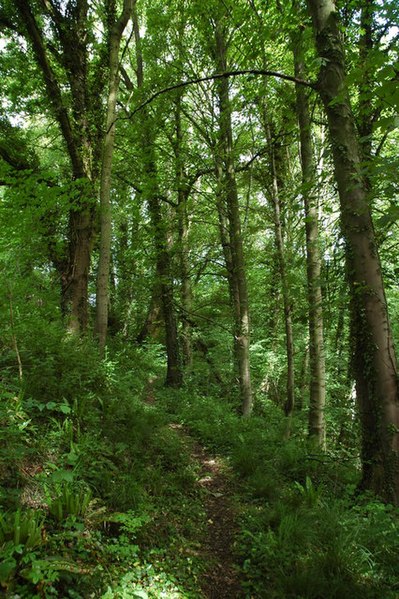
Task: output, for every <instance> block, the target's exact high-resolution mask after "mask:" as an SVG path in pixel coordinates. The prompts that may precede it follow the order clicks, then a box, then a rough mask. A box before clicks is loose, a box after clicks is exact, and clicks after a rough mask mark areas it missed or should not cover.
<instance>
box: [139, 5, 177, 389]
mask: <svg viewBox="0 0 399 599" xmlns="http://www.w3.org/2000/svg"><path fill="white" fill-rule="evenodd" d="M133 28H134V37H135V42H136V56H137V86H138V88H139V89H141V88H142V87H143V84H144V71H143V56H142V51H141V38H140V28H139V23H138V19H137V13H136V6H134V7H133ZM141 132H142V146H143V155H144V165H145V173H146V179H147V180H146V185H145V186H144V188H145V193H144V195H145V197H146V199H147V203H148V209H149V214H150V218H151V224H152V228H153V232H154V242H155V256H156V258H155V259H156V275H157V278H158V281H159V284H160V290H161V299H162V309H163V316H164V321H165V343H166V353H167V372H166V381H165V384H166V386H168V387H180V386H181V385H182V382H183V372H182V368H181V360H180V348H179V339H178V334H177V322H176V315H175V308H174V299H173V296H174V290H173V281H172V274H171V260H170V254H169V248H168V235H167V224H166V223H165V221H164V219H163V215H162V209H161V200H160V193H159V187H158V176H157V167H156V159H155V155H154V135H153V132H152V128H151V123H150V121H149V116H148V113H147V111H146V110H144V109H143V112H142V113H141Z"/></svg>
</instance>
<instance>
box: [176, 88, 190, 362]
mask: <svg viewBox="0 0 399 599" xmlns="http://www.w3.org/2000/svg"><path fill="white" fill-rule="evenodd" d="M175 119H176V120H175V122H176V142H175V147H174V150H175V159H176V182H177V219H178V237H179V239H178V253H179V267H180V268H179V270H180V279H181V303H182V308H183V316H182V319H181V322H182V335H181V338H182V351H183V363H184V366H186V367H188V368H190V367H191V365H192V359H193V351H192V342H191V324H190V320H189V319H188V318H187V317H186V315H188V314H190V312H191V305H192V289H191V281H190V259H189V245H188V232H189V217H188V212H187V201H188V195H189V194H188V190H187V189H186V186H185V180H186V177H185V173H184V167H183V156H182V154H183V130H182V120H181V95H180V94H179V96H178V98H177V100H176V112H175Z"/></svg>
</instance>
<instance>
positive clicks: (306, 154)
mask: <svg viewBox="0 0 399 599" xmlns="http://www.w3.org/2000/svg"><path fill="white" fill-rule="evenodd" d="M293 38H294V39H293V41H294V66H295V76H296V77H298V78H302V77H304V75H305V72H304V59H303V46H302V31H299V33H298V34H296V35H295V36H293ZM295 89H296V110H297V116H298V123H299V133H300V149H301V165H302V183H303V199H304V206H305V229H306V267H307V284H308V303H309V365H310V398H309V436H310V437H311V438H313V439H314V440H315V441H316V442H317V443H318V445H320V446H321V447H323V446H324V444H325V420H324V406H325V399H326V369H325V358H324V337H323V307H322V306H323V298H322V292H321V282H320V273H321V259H320V250H319V225H318V206H317V198H316V195H315V173H316V167H315V163H314V158H313V144H312V137H311V121H310V112H309V103H308V96H307V91H306V90H305V89H304V88H303V87H301V86H299V85H297V86H296V88H295Z"/></svg>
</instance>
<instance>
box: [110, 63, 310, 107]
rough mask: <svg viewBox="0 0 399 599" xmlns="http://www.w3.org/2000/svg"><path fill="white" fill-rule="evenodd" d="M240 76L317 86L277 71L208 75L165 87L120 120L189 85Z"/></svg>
mask: <svg viewBox="0 0 399 599" xmlns="http://www.w3.org/2000/svg"><path fill="white" fill-rule="evenodd" d="M239 75H262V76H263V77H265V76H266V77H276V78H278V79H283V80H284V81H291V82H292V83H296V84H298V85H304V86H305V87H309V88H311V89H316V88H317V84H316V83H315V82H311V81H305V80H304V79H298V77H293V76H292V75H285V74H284V73H278V72H277V71H267V70H265V69H243V70H239V71H226V72H225V73H214V74H213V75H207V76H206V77H198V78H197V79H189V80H188V81H180V82H179V83H175V84H174V85H169V86H168V87H164V88H163V89H160V90H158V91H157V92H155V94H152V96H150V97H149V98H148V99H147V100H145V102H143V103H142V104H140V105H139V106H137V107H136V108H135V109H134V110H133V112H131V113H130V114H129V116H127V117H119V118H120V119H131V118H132V117H133V116H134V115H135V114H136V113H137V112H139V111H140V110H143V108H145V107H146V106H148V105H149V104H151V103H152V102H153V101H154V100H155V99H156V98H158V97H159V96H161V95H163V94H166V93H168V92H170V91H174V90H175V89H180V88H182V87H187V86H188V85H195V84H197V83H203V82H204V81H216V80H217V79H227V78H229V77H238V76H239Z"/></svg>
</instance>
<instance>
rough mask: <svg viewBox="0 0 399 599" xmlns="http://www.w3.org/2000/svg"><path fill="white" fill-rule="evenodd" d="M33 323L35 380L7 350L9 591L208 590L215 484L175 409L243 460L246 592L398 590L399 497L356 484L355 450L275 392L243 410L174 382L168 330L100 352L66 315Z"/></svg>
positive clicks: (349, 594)
mask: <svg viewBox="0 0 399 599" xmlns="http://www.w3.org/2000/svg"><path fill="white" fill-rule="evenodd" d="M23 339H24V344H22V343H21V347H20V353H21V360H22V363H23V379H22V381H19V380H18V379H17V378H16V377H15V373H14V374H13V370H12V367H11V362H12V360H14V357H13V356H12V354H11V353H10V352H8V351H4V352H3V354H2V356H1V360H2V372H3V375H2V378H1V396H2V397H1V399H2V401H1V403H0V474H1V479H2V486H1V496H0V549H1V562H0V585H1V589H2V591H3V594H4V595H5V596H6V597H9V598H15V597H20V598H21V599H23V598H29V599H36V598H37V599H42V598H52V597H65V598H71V599H86V598H88V597H99V598H103V599H125V598H133V599H134V598H140V597H141V598H142V599H145V598H147V597H148V598H154V599H155V598H159V597H166V598H172V599H173V598H192V599H195V598H198V599H199V598H200V597H201V596H202V595H201V590H200V589H201V579H202V576H203V574H204V572H205V570H206V568H207V563H206V556H205V555H204V554H201V551H200V548H201V544H202V543H203V539H204V534H205V531H206V513H205V509H204V496H203V494H202V493H203V492H202V491H201V490H200V487H199V485H198V484H196V481H197V478H198V472H197V468H198V465H196V464H195V463H193V460H192V458H191V457H190V450H189V447H187V443H186V442H184V440H183V439H182V436H181V435H178V434H177V433H176V430H175V428H173V427H171V426H170V423H171V422H172V423H180V424H182V425H183V426H184V428H185V431H186V433H188V434H189V435H191V436H192V437H194V438H195V439H196V440H197V441H199V442H200V443H201V444H202V445H204V446H205V447H206V448H207V450H208V452H209V453H213V454H218V455H220V456H222V457H224V459H225V460H226V461H227V462H228V463H229V465H230V466H231V468H230V470H231V471H232V472H233V476H234V488H235V491H236V492H235V512H236V513H237V520H238V522H237V524H238V527H239V532H238V534H237V537H236V540H235V550H236V554H237V562H238V563H239V564H240V568H241V571H240V579H241V581H242V588H243V593H242V596H243V597H246V598H248V599H249V598H260V599H261V598H263V597H264V598H270V599H285V598H287V599H290V598H292V599H294V598H295V599H324V598H331V599H333V598H337V599H338V598H340V599H345V598H348V599H349V598H350V599H356V598H362V599H377V598H378V599H380V598H381V597H384V599H394V598H395V597H397V595H398V592H399V566H398V562H397V554H398V550H399V540H398V537H397V532H396V531H397V524H398V511H397V510H396V509H395V508H393V507H392V506H389V505H384V504H382V503H380V502H378V501H377V500H376V499H375V498H374V497H372V496H368V495H356V494H355V489H356V484H357V480H358V470H357V460H356V456H351V455H350V452H348V451H341V449H336V448H334V446H332V447H331V449H330V450H329V451H328V452H326V453H321V452H319V451H317V450H315V448H314V447H313V446H312V445H310V444H309V442H308V441H307V439H306V438H305V437H304V435H303V433H302V431H303V430H304V426H303V423H302V422H301V418H302V417H301V415H298V417H297V418H295V419H294V421H293V424H292V434H291V437H290V438H289V439H288V440H287V439H285V436H286V435H285V432H286V431H285V426H286V424H285V422H284V418H283V416H282V413H281V409H280V408H279V407H277V406H275V405H274V404H273V403H271V402H269V403H267V402H264V403H263V404H262V405H261V406H260V407H259V408H258V412H257V413H255V414H254V415H253V417H251V418H250V419H242V418H241V417H240V416H239V414H238V413H237V410H236V403H235V401H234V399H233V398H231V397H228V396H223V397H221V396H220V393H219V394H218V393H217V390H216V389H215V390H214V392H213V391H211V389H208V390H207V395H204V394H201V393H199V391H198V390H196V389H195V388H194V386H191V387H187V388H185V389H183V390H181V391H176V390H173V391H172V390H166V389H164V388H163V386H162V373H163V368H164V364H163V361H162V359H161V357H160V355H161V354H160V352H159V348H158V347H157V346H152V347H151V346H150V347H148V348H147V349H146V350H145V351H144V350H140V349H137V348H136V349H134V348H133V349H131V348H128V349H127V348H126V347H124V346H122V345H121V346H118V345H117V342H115V347H114V348H113V351H112V359H111V358H110V357H109V356H108V357H107V358H106V359H105V360H103V361H99V359H98V354H97V349H96V347H95V346H94V345H93V344H92V343H91V342H90V341H88V340H86V341H77V340H75V339H72V338H69V337H65V335H64V334H63V333H62V332H61V329H57V327H55V326H54V327H53V328H50V330H49V331H48V332H47V336H46V343H38V342H37V341H36V342H35V341H34V340H33V339H31V338H30V337H29V335H28V334H26V335H23ZM133 364H134V369H133V368H132V365H133ZM154 397H155V402H154Z"/></svg>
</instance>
